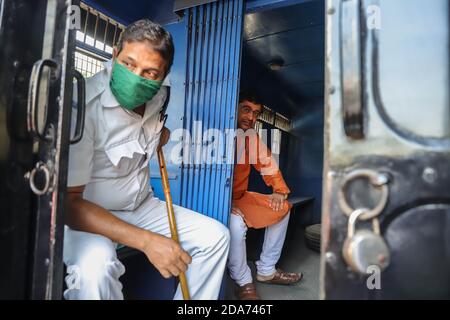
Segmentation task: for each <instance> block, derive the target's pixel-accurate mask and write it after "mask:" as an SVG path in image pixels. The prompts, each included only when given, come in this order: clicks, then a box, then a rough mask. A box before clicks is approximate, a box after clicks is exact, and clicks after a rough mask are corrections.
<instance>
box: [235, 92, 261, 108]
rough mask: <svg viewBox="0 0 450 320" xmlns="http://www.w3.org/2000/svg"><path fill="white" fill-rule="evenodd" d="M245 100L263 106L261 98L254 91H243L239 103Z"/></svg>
mask: <svg viewBox="0 0 450 320" xmlns="http://www.w3.org/2000/svg"><path fill="white" fill-rule="evenodd" d="M244 100H247V101H250V102H253V103H255V104H260V105H262V102H261V97H260V96H259V95H258V94H257V93H256V92H254V91H250V90H246V91H241V92H240V93H239V103H241V102H242V101H244Z"/></svg>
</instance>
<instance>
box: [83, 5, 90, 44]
mask: <svg viewBox="0 0 450 320" xmlns="http://www.w3.org/2000/svg"><path fill="white" fill-rule="evenodd" d="M89 11H90V10H89V7H88V8H87V9H86V21H84V38H83V42H84V43H86V35H87V24H88V20H89Z"/></svg>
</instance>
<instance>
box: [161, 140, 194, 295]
mask: <svg viewBox="0 0 450 320" xmlns="http://www.w3.org/2000/svg"><path fill="white" fill-rule="evenodd" d="M158 162H159V171H160V172H161V181H162V184H163V189H164V197H165V198H166V206H167V214H168V216H169V225H170V233H171V235H172V239H173V240H174V241H176V242H177V243H180V241H179V239H178V231H177V223H176V221H175V213H174V211H173V202H172V196H171V194H170V185H169V177H168V175H167V168H166V161H165V160H164V153H163V150H162V148H161V149H159V150H158ZM179 279H180V285H181V291H182V293H183V299H184V300H190V295H189V288H188V285H187V281H186V275H185V274H184V272H182V273H180V275H179Z"/></svg>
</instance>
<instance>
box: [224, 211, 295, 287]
mask: <svg viewBox="0 0 450 320" xmlns="http://www.w3.org/2000/svg"><path fill="white" fill-rule="evenodd" d="M289 216H290V213H288V214H287V215H286V216H285V217H284V218H283V219H282V220H280V221H279V222H278V223H276V224H274V225H271V226H269V227H267V228H266V230H265V234H264V244H263V247H262V251H261V255H260V258H259V260H258V261H256V270H257V272H258V274H260V275H262V276H269V275H272V274H273V273H274V272H275V271H276V268H275V265H276V263H277V262H278V259H280V256H281V251H282V249H283V244H284V240H285V238H286V231H287V226H288V222H289ZM247 229H248V228H247V225H246V224H245V222H244V219H243V218H242V217H241V216H240V215H238V214H232V215H231V218H230V233H231V242H230V254H229V257H228V269H229V272H230V277H231V279H233V280H234V281H235V282H236V283H237V285H238V286H243V285H245V284H247V283H251V282H253V279H252V273H251V270H250V267H249V266H248V264H247V248H246V243H245V239H246V234H247Z"/></svg>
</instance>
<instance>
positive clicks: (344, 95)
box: [321, 0, 450, 299]
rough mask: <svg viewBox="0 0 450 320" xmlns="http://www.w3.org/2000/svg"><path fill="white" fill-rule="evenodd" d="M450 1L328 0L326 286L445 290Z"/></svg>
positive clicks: (441, 294) (392, 294) (365, 294)
mask: <svg viewBox="0 0 450 320" xmlns="http://www.w3.org/2000/svg"><path fill="white" fill-rule="evenodd" d="M449 8H450V7H449V2H448V1H447V0H436V1H433V2H432V3H430V2H429V1H428V2H427V1H420V0H396V1H389V0H328V1H327V8H326V15H327V18H326V19H327V28H326V92H325V96H326V115H325V124H326V125H325V127H326V128H325V164H324V166H325V168H324V189H323V190H324V201H323V224H322V228H323V229H322V237H323V238H322V239H323V241H322V259H321V298H326V299H347V298H349V299H377V298H383V299H390V298H401V299H405V298H447V299H448V298H450V273H449V272H448V270H450V232H449V231H450V192H449V190H450V125H449V124H450V98H449V90H448V89H449V79H450V78H449V70H450V68H449V66H450V65H449V57H450V53H449V48H450V46H449V35H450V33H449V29H450V28H449V12H450V9H449ZM358 209H359V210H358ZM358 211H359V213H358ZM350 216H353V218H354V219H355V220H356V222H355V223H354V225H355V235H354V237H353V239H352V241H348V245H349V247H348V248H346V249H343V247H344V243H345V241H346V238H348V234H349V217H350ZM358 216H359V218H358ZM351 224H352V223H350V225H351ZM351 228H352V226H350V229H351ZM362 229H372V230H374V231H373V232H369V233H368V232H359V233H358V231H361V230H362ZM377 229H380V236H377V235H375V234H374V233H377V232H378V231H377ZM380 237H381V238H380ZM383 241H384V242H385V244H386V245H387V248H385V247H383V245H382V242H383ZM349 248H350V249H349ZM345 255H346V256H347V257H348V258H347V260H345V259H344V256H345ZM384 266H386V268H385V269H384V271H383V267H384Z"/></svg>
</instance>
